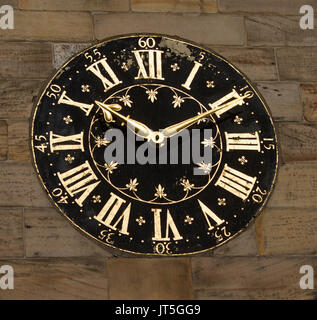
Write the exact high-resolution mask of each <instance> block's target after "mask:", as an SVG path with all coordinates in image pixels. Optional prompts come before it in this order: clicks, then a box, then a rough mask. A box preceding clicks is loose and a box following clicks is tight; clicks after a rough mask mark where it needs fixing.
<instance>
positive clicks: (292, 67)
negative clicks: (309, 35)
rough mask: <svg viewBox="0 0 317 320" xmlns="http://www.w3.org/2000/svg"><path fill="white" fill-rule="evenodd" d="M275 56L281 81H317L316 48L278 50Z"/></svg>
mask: <svg viewBox="0 0 317 320" xmlns="http://www.w3.org/2000/svg"><path fill="white" fill-rule="evenodd" d="M276 55H277V65H278V69H279V74H280V78H281V80H297V81H315V80H317V47H301V48H278V49H276Z"/></svg>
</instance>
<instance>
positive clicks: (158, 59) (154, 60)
mask: <svg viewBox="0 0 317 320" xmlns="http://www.w3.org/2000/svg"><path fill="white" fill-rule="evenodd" d="M133 53H134V55H135V58H136V61H137V63H138V66H139V71H138V75H137V76H136V77H135V78H134V79H157V80H164V78H163V77H162V53H163V51H161V50H135V51H133ZM146 66H147V68H146Z"/></svg>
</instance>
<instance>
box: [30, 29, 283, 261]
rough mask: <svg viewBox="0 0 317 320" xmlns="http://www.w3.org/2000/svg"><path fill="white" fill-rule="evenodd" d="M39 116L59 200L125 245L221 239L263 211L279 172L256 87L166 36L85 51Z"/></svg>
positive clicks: (45, 177)
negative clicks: (277, 171)
mask: <svg viewBox="0 0 317 320" xmlns="http://www.w3.org/2000/svg"><path fill="white" fill-rule="evenodd" d="M32 121H33V122H32V151H33V157H34V162H35V166H36V170H37V172H38V175H39V176H40V180H41V182H42V184H43V185H44V187H45V189H46V191H47V193H48V195H49V196H50V198H51V199H52V200H53V201H54V203H55V204H56V206H57V207H58V208H59V210H60V211H61V212H62V214H63V215H64V216H65V217H66V218H68V219H69V220H70V221H71V222H72V223H73V224H74V225H75V226H77V227H78V228H79V229H80V230H82V231H83V232H85V233H86V234H87V235H89V236H90V237H92V238H94V239H96V240H98V241H99V242H101V243H103V244H105V245H108V246H110V247H113V248H118V249H120V250H123V251H128V252H133V253H141V254H158V255H181V254H190V253H198V252H202V251H205V250H208V249H211V248H214V247H216V246H219V245H221V244H222V243H224V242H226V241H228V240H229V239H230V238H232V237H234V236H235V235H237V234H239V233H240V232H241V231H243V230H244V229H245V228H246V227H247V225H248V224H249V223H250V222H251V221H252V220H253V219H254V218H255V217H256V216H257V215H258V213H259V212H260V210H261V208H262V207H263V206H264V204H265V203H266V201H267V199H268V197H269V195H270V192H271V190H272V187H273V184H274V180H275V176H276V170H277V141H276V135H275V130H274V126H273V122H272V119H271V117H270V115H269V113H268V109H267V107H266V105H265V103H264V101H263V99H262V98H261V97H260V96H259V94H258V93H257V91H256V90H255V88H254V87H253V86H252V85H251V83H250V82H249V81H248V80H247V79H246V77H245V76H244V75H243V74H241V72H239V71H238V70H237V69H236V68H234V67H233V66H232V65H231V64H230V63H228V62H227V61H226V60H225V59H223V58H222V57H220V56H219V55H217V54H216V53H214V52H211V51H210V50H207V49H203V48H202V47H200V46H198V45H195V44H192V43H189V42H186V41H184V40H180V39H175V38H171V37H167V36H162V35H129V36H123V37H120V38H115V39H110V40H107V41H104V42H102V43H99V44H97V45H95V46H93V47H90V48H88V49H86V50H84V51H83V52H81V53H79V54H78V55H77V56H75V57H73V58H72V59H71V60H69V61H68V62H67V63H66V64H65V65H64V66H63V67H62V68H60V70H58V72H57V73H56V74H55V75H54V77H53V78H52V79H51V80H50V81H49V82H48V84H47V85H46V87H45V89H44V90H43V92H42V93H41V95H40V98H39V100H38V102H37V105H36V107H35V110H34V115H33V119H32Z"/></svg>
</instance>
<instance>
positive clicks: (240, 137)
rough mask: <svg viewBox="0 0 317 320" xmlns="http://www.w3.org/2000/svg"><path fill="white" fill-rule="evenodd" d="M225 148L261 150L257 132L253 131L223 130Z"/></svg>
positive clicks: (229, 149)
mask: <svg viewBox="0 0 317 320" xmlns="http://www.w3.org/2000/svg"><path fill="white" fill-rule="evenodd" d="M225 138H226V150H227V151H231V150H256V151H258V152H260V151H261V145H260V139H259V134H258V132H257V131H256V132H255V133H228V132H225Z"/></svg>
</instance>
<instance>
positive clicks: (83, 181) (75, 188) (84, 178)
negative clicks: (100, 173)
mask: <svg viewBox="0 0 317 320" xmlns="http://www.w3.org/2000/svg"><path fill="white" fill-rule="evenodd" d="M57 176H58V178H59V180H60V182H61V184H62V185H63V187H64V188H65V190H66V191H67V192H68V193H69V194H70V196H71V197H74V196H75V195H76V194H78V193H80V194H81V195H80V197H79V198H77V199H75V201H76V203H77V204H78V205H79V206H81V207H82V205H83V202H84V201H85V200H86V198H87V197H88V196H89V194H90V193H91V192H92V191H93V190H94V189H95V188H96V186H97V185H98V184H99V183H100V181H96V180H98V178H97V177H96V175H95V174H94V172H93V171H92V169H91V167H90V165H89V163H88V161H86V162H85V163H83V164H81V165H79V166H77V167H75V168H73V169H70V170H68V171H66V172H63V173H60V172H57ZM93 181H96V182H93Z"/></svg>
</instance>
